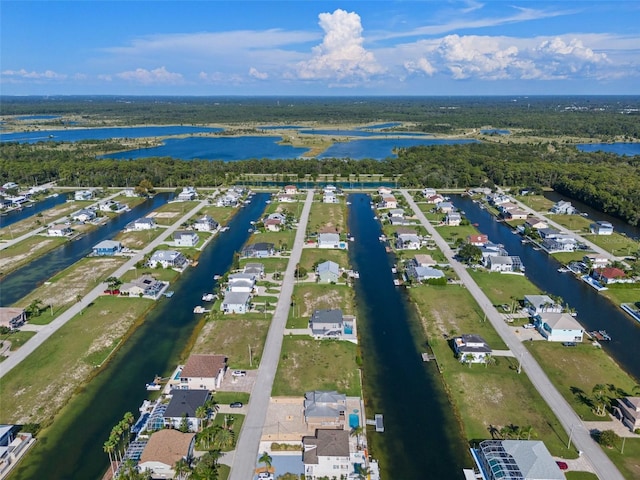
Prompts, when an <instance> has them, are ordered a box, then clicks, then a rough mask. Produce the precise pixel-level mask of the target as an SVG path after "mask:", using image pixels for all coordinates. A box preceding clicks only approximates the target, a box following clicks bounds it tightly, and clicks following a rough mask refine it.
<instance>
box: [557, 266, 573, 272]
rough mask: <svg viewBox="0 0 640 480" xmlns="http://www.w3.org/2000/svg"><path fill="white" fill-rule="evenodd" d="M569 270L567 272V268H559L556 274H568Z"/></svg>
mask: <svg viewBox="0 0 640 480" xmlns="http://www.w3.org/2000/svg"><path fill="white" fill-rule="evenodd" d="M570 271H571V270H569V269H568V268H567V267H560V268H559V269H558V273H567V272H570Z"/></svg>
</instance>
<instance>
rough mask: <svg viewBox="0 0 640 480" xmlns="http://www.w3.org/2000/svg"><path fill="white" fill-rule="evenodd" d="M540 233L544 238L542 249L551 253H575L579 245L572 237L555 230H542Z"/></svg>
mask: <svg viewBox="0 0 640 480" xmlns="http://www.w3.org/2000/svg"><path fill="white" fill-rule="evenodd" d="M538 233H539V234H540V237H542V247H543V248H544V249H545V250H546V251H547V252H549V253H555V252H573V251H575V249H576V247H577V244H578V242H577V241H576V239H575V238H573V237H572V236H571V235H569V234H566V233H560V232H558V231H557V230H554V229H553V228H542V229H540V230H538Z"/></svg>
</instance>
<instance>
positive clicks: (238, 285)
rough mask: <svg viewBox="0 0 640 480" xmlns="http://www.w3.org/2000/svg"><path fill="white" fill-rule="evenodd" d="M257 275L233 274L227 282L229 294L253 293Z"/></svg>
mask: <svg viewBox="0 0 640 480" xmlns="http://www.w3.org/2000/svg"><path fill="white" fill-rule="evenodd" d="M255 286H256V275H254V274H253V273H232V274H231V275H229V280H228V282H227V291H228V292H240V293H253V291H254V289H255Z"/></svg>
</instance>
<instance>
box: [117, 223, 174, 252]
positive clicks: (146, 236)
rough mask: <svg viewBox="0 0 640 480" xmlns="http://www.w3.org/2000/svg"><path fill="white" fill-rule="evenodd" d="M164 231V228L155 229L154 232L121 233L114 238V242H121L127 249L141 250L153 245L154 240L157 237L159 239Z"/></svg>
mask: <svg viewBox="0 0 640 480" xmlns="http://www.w3.org/2000/svg"><path fill="white" fill-rule="evenodd" d="M164 231H165V230H164V228H155V229H153V230H144V231H137V232H134V231H132V232H120V233H118V234H117V235H116V236H115V237H114V240H117V241H119V242H121V243H122V245H124V246H125V247H127V248H131V249H134V250H140V249H142V248H144V247H145V246H146V245H148V244H149V243H151V241H152V240H155V239H156V238H157V237H159V236H160V235H161V234H162V233H164Z"/></svg>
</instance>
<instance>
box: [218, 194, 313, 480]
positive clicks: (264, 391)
mask: <svg viewBox="0 0 640 480" xmlns="http://www.w3.org/2000/svg"><path fill="white" fill-rule="evenodd" d="M312 202H313V190H309V191H307V199H306V200H305V203H304V208H303V209H302V214H301V215H300V220H299V222H298V230H297V232H296V238H295V241H294V244H293V249H292V251H291V257H290V259H289V264H288V265H287V270H286V271H285V273H284V280H283V282H282V290H281V291H280V298H279V299H278V304H277V306H276V311H275V313H274V314H273V320H272V321H271V326H270V327H269V334H268V335H267V341H266V343H265V346H264V351H263V352H262V359H261V360H260V367H259V368H258V377H257V378H256V383H255V384H254V386H253V390H252V391H251V399H250V401H249V412H248V414H247V416H246V418H245V420H244V423H243V424H242V431H241V432H240V438H239V440H238V444H237V446H236V452H235V456H234V458H233V465H232V467H231V475H230V476H229V480H249V479H251V478H253V477H254V476H255V473H254V472H255V468H256V458H258V450H259V448H260V438H261V437H262V428H263V426H264V422H265V420H266V418H267V408H268V407H269V400H270V398H271V388H272V387H273V380H274V378H275V376H276V370H277V369H278V361H279V360H280V350H281V349H282V338H283V334H284V327H285V326H286V324H287V317H288V316H289V308H290V305H291V295H292V294H293V287H294V284H295V278H294V274H295V270H296V264H297V263H298V262H299V261H300V256H301V255H302V247H303V245H304V236H305V233H306V231H307V222H308V220H309V212H310V210H311V203H312Z"/></svg>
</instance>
